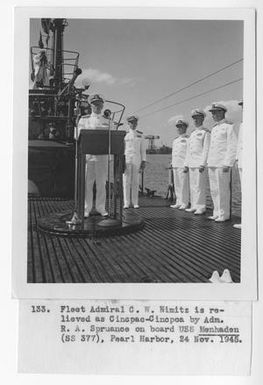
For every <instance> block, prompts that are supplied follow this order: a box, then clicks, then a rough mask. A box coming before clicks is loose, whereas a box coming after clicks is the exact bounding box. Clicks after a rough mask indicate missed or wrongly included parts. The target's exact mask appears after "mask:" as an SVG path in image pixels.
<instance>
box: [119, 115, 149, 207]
mask: <svg viewBox="0 0 263 385" xmlns="http://www.w3.org/2000/svg"><path fill="white" fill-rule="evenodd" d="M127 122H128V125H129V131H128V133H127V134H126V135H125V138H124V143H125V152H124V154H125V172H124V174H123V200H124V208H125V209H127V208H129V207H130V205H132V206H133V207H134V208H135V209H137V208H139V205H138V194H139V171H140V170H142V171H143V170H144V168H145V163H146V144H145V140H144V138H143V136H142V132H140V131H139V130H136V127H137V125H138V117H137V116H134V115H132V116H130V117H128V118H127Z"/></svg>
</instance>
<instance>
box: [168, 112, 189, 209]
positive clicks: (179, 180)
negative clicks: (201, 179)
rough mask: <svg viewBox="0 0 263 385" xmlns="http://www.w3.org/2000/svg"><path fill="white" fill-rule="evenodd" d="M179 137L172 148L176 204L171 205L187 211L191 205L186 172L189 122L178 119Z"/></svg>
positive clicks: (176, 123)
mask: <svg viewBox="0 0 263 385" xmlns="http://www.w3.org/2000/svg"><path fill="white" fill-rule="evenodd" d="M175 126H176V127H177V128H178V133H179V136H178V137H177V138H176V139H174V141H173V146H172V168H173V174H174V191H175V195H176V204H174V205H171V206H170V207H172V208H173V209H180V210H185V209H186V208H187V206H188V204H189V175H188V172H185V161H186V152H187V142H188V137H187V135H186V130H187V127H188V122H187V121H186V120H184V119H178V120H177V121H176V122H175Z"/></svg>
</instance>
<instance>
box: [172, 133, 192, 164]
mask: <svg viewBox="0 0 263 385" xmlns="http://www.w3.org/2000/svg"><path fill="white" fill-rule="evenodd" d="M188 140H189V138H188V137H187V136H186V135H180V136H178V138H176V139H174V141H173V146H172V167H184V165H185V160H186V154H187V143H188Z"/></svg>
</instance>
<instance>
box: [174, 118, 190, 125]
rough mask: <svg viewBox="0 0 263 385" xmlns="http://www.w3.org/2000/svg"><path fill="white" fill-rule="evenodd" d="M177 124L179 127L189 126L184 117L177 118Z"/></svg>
mask: <svg viewBox="0 0 263 385" xmlns="http://www.w3.org/2000/svg"><path fill="white" fill-rule="evenodd" d="M175 125H176V127H179V126H186V127H188V126H189V123H188V122H187V120H185V119H183V118H180V119H177V120H176V122H175Z"/></svg>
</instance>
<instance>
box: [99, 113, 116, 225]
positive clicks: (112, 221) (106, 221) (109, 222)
mask: <svg viewBox="0 0 263 385" xmlns="http://www.w3.org/2000/svg"><path fill="white" fill-rule="evenodd" d="M110 156H111V119H110V118H109V128H108V211H109V216H108V217H107V218H105V219H103V220H102V221H100V222H99V223H98V226H102V227H115V226H120V225H121V221H120V220H119V219H116V218H111V217H110V211H111V196H110V195H111V184H110ZM115 193H116V192H115V191H114V194H115Z"/></svg>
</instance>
